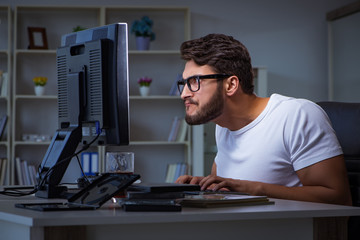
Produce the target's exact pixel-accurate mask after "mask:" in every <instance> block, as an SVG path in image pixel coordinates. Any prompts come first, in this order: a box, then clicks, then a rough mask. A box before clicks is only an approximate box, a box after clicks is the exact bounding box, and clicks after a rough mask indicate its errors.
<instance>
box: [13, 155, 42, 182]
mask: <svg viewBox="0 0 360 240" xmlns="http://www.w3.org/2000/svg"><path fill="white" fill-rule="evenodd" d="M15 164H16V166H15V169H16V177H17V178H16V179H17V184H18V185H36V182H37V181H36V168H35V166H34V165H31V164H28V162H27V161H25V160H21V159H20V158H19V157H16V158H15Z"/></svg>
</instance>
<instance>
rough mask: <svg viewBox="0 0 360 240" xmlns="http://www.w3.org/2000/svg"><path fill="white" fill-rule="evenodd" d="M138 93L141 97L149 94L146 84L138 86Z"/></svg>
mask: <svg viewBox="0 0 360 240" xmlns="http://www.w3.org/2000/svg"><path fill="white" fill-rule="evenodd" d="M139 91H140V95H141V96H143V97H146V96H149V93H150V87H147V86H140V87H139Z"/></svg>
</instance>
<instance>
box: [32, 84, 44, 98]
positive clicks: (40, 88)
mask: <svg viewBox="0 0 360 240" xmlns="http://www.w3.org/2000/svg"><path fill="white" fill-rule="evenodd" d="M34 89H35V95H36V96H42V95H44V93H45V87H44V86H35V88H34Z"/></svg>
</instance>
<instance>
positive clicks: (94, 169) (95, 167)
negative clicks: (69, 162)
mask: <svg viewBox="0 0 360 240" xmlns="http://www.w3.org/2000/svg"><path fill="white" fill-rule="evenodd" d="M90 159H91V164H90V169H91V171H90V175H92V176H95V175H97V174H98V173H99V154H98V153H97V152H92V153H91V154H90Z"/></svg>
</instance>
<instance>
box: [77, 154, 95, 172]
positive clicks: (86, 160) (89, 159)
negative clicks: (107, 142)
mask: <svg viewBox="0 0 360 240" xmlns="http://www.w3.org/2000/svg"><path fill="white" fill-rule="evenodd" d="M81 166H82V168H83V171H84V174H85V175H86V176H95V175H96V174H97V173H99V154H98V153H97V152H84V153H82V154H81Z"/></svg>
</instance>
